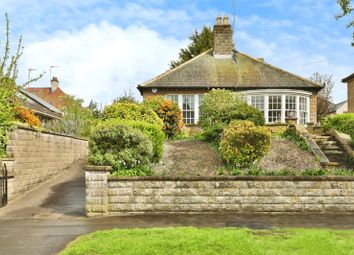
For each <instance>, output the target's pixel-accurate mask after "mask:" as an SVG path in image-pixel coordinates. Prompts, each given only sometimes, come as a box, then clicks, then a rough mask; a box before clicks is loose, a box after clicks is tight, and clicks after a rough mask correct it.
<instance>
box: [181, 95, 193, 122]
mask: <svg viewBox="0 0 354 255" xmlns="http://www.w3.org/2000/svg"><path fill="white" fill-rule="evenodd" d="M182 99H183V101H182V102H183V105H182V115H183V122H184V123H185V124H194V123H195V111H194V95H183V96H182Z"/></svg>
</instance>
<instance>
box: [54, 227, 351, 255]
mask: <svg viewBox="0 0 354 255" xmlns="http://www.w3.org/2000/svg"><path fill="white" fill-rule="evenodd" d="M353 251H354V231H352V230H347V231H345V230H340V231H339V230H337V231H336V230H323V229H316V230H315V229H278V230H250V229H237V228H165V229H162V228H153V229H129V230H127V229H115V230H110V231H100V232H96V233H92V234H89V235H85V236H82V237H79V238H78V239H77V240H75V241H73V242H72V243H70V244H69V245H68V246H67V248H66V249H65V250H64V251H63V252H61V253H60V254H61V255H74V254H75V255H78V254H86V255H89V254H100V255H105V254H107V255H108V254H171V255H172V254H178V255H182V254H188V255H189V254H203V255H206V254H220V255H221V254H239V255H241V254H245V255H250V254H254V255H256V254H289V255H297V254H298V255H300V254H301V255H313V254H317V255H325V254H328V255H332V254H337V255H341V254H343V255H344V254H346V255H350V254H354V252H353Z"/></svg>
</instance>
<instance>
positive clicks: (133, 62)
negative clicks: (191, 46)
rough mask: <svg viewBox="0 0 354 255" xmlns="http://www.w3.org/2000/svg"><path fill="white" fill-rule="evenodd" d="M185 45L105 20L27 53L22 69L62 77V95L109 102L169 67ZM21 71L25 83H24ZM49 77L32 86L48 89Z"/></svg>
mask: <svg viewBox="0 0 354 255" xmlns="http://www.w3.org/2000/svg"><path fill="white" fill-rule="evenodd" d="M185 44H186V42H185V41H178V40H176V39H174V38H171V37H162V36H161V35H159V34H158V33H157V32H155V31H152V30H150V29H147V28H144V27H141V26H131V27H127V28H125V29H123V28H120V27H118V26H115V25H112V24H110V23H107V22H103V23H101V24H99V25H89V26H87V27H85V28H83V29H82V30H80V31H76V32H57V33H55V34H54V35H53V36H52V37H51V38H50V39H48V40H45V41H38V42H33V43H31V44H30V45H28V46H27V47H26V49H25V54H24V56H23V58H22V59H21V66H22V68H21V69H20V70H27V69H28V68H29V67H33V68H36V69H37V70H48V69H49V66H51V65H58V66H59V68H56V69H53V75H56V76H58V77H59V80H60V84H61V87H62V88H63V89H64V91H66V92H68V93H70V94H74V95H76V96H77V97H80V98H83V99H85V101H86V102H88V101H89V100H90V99H94V100H96V101H99V102H103V103H109V102H110V100H112V99H114V98H115V97H117V96H119V95H121V94H122V93H123V92H124V91H126V90H128V89H129V88H131V89H132V91H133V92H135V93H136V95H137V94H138V91H137V90H136V89H135V88H136V86H137V85H138V84H139V83H141V82H144V81H146V80H148V79H150V78H152V77H154V76H155V75H157V74H159V73H160V72H163V71H165V70H166V69H167V68H168V64H169V62H170V61H171V60H173V59H176V58H177V54H178V50H179V48H181V47H183V46H185ZM26 77H27V76H26V74H25V73H22V80H24V79H26ZM48 84H49V74H48V73H47V74H46V76H45V77H44V78H43V79H41V80H40V81H37V82H36V84H32V85H31V86H48Z"/></svg>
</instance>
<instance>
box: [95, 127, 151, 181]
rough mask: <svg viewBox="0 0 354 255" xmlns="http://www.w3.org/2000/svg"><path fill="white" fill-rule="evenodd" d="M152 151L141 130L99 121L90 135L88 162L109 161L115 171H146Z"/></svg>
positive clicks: (104, 162) (103, 163)
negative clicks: (99, 123) (104, 123)
mask: <svg viewBox="0 0 354 255" xmlns="http://www.w3.org/2000/svg"><path fill="white" fill-rule="evenodd" d="M153 155H154V152H153V144H152V142H151V141H150V140H149V139H148V138H147V137H146V136H145V135H144V134H143V132H141V131H140V130H137V129H134V128H133V127H130V126H127V125H121V124H116V125H108V126H103V125H100V126H99V127H97V128H96V129H95V130H94V132H93V133H92V135H91V138H90V155H89V162H90V163H92V164H95V165H110V166H112V168H113V171H114V172H116V174H118V175H130V174H131V173H134V172H135V173H137V172H138V173H139V175H147V174H149V173H150V172H151V171H148V169H150V168H149V165H150V163H151V158H153ZM142 170H143V171H142Z"/></svg>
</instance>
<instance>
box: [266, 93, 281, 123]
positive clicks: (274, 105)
mask: <svg viewBox="0 0 354 255" xmlns="http://www.w3.org/2000/svg"><path fill="white" fill-rule="evenodd" d="M281 117H282V116H281V96H269V97H268V122H269V123H277V122H281V119H282V118H281Z"/></svg>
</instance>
